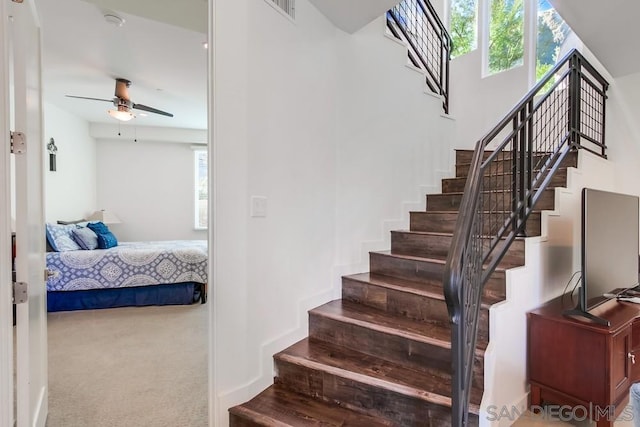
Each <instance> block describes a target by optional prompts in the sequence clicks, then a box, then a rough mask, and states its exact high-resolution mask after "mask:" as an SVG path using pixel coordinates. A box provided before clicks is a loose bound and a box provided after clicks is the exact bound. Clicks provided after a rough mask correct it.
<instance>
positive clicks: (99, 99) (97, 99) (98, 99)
mask: <svg viewBox="0 0 640 427" xmlns="http://www.w3.org/2000/svg"><path fill="white" fill-rule="evenodd" d="M65 96H66V97H67V98H78V99H91V100H93V101H106V102H113V99H103V98H89V97H87V96H74V95H65Z"/></svg>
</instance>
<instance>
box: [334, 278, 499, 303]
mask: <svg viewBox="0 0 640 427" xmlns="http://www.w3.org/2000/svg"><path fill="white" fill-rule="evenodd" d="M344 277H345V278H347V279H350V280H355V281H358V282H362V283H370V284H372V285H374V286H380V287H383V288H387V289H393V290H397V291H402V292H407V293H412V294H415V295H419V296H422V297H427V298H432V299H438V300H442V301H444V300H445V298H444V293H443V290H442V280H435V279H434V280H425V281H422V282H416V281H413V280H407V279H401V278H399V277H393V276H386V275H384V274H375V273H357V274H352V275H349V276H344ZM503 300H504V299H503V298H497V297H493V298H492V297H490V296H485V297H483V301H482V305H481V307H482V308H483V309H489V307H490V306H491V305H492V304H495V303H497V302H500V301H503Z"/></svg>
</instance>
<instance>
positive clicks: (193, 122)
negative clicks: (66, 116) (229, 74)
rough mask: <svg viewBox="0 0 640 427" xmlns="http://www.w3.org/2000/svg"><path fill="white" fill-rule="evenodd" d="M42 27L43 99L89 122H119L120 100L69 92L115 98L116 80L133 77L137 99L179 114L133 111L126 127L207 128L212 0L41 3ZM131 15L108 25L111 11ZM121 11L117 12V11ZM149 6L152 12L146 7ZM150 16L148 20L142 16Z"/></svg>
mask: <svg viewBox="0 0 640 427" xmlns="http://www.w3.org/2000/svg"><path fill="white" fill-rule="evenodd" d="M36 4H37V7H38V11H39V13H40V20H41V26H42V40H43V46H42V61H43V67H42V69H43V75H42V78H43V82H42V84H43V97H44V100H45V102H49V103H51V104H53V105H56V106H58V107H59V108H62V109H64V110H66V111H69V112H71V113H73V114H75V115H77V116H79V117H82V118H84V119H86V120H88V121H89V122H97V123H111V124H114V123H118V122H117V121H116V120H115V119H113V118H111V117H110V116H109V115H108V114H107V110H108V109H110V108H112V107H113V104H111V103H108V102H101V101H92V100H83V99H73V98H67V97H66V96H65V95H76V96H86V97H92V98H103V99H112V98H113V96H114V90H115V78H118V77H121V78H126V79H128V80H131V82H132V84H131V87H130V88H129V96H130V98H131V101H132V102H134V103H138V104H144V105H147V106H150V107H154V108H157V109H159V110H164V111H168V112H171V113H173V114H174V117H172V118H171V117H165V116H161V115H157V114H151V113H149V114H148V115H147V116H146V117H142V116H140V115H139V113H140V112H138V111H137V110H133V112H134V114H136V115H137V117H136V118H134V119H133V120H131V121H130V122H127V123H126V124H123V125H124V126H127V125H130V124H131V125H133V124H136V125H139V126H163V127H178V128H191V129H206V127H207V104H206V102H207V80H206V79H207V69H206V67H207V50H206V49H204V48H203V43H204V42H205V41H206V38H207V35H206V28H207V16H208V15H207V2H206V0H180V1H175V0H137V1H131V0H86V1H82V0H55V1H53V0H36ZM107 4H108V5H109V7H110V8H111V9H109V11H115V12H116V13H117V14H118V15H120V16H121V17H122V18H124V19H125V23H124V25H123V26H122V27H117V26H114V25H112V24H109V23H107V22H106V21H105V19H104V12H105V11H107V9H105V8H104V5H107ZM116 7H117V8H119V10H118V9H116ZM145 11H148V12H145ZM143 14H146V16H148V17H149V18H144V17H142V16H139V15H143Z"/></svg>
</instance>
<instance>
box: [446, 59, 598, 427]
mask: <svg viewBox="0 0 640 427" xmlns="http://www.w3.org/2000/svg"><path fill="white" fill-rule="evenodd" d="M607 88H608V83H607V82H606V81H605V79H604V78H603V77H602V76H601V75H600V74H599V73H598V72H597V71H596V70H595V69H594V68H593V67H592V66H591V65H590V64H589V63H588V62H587V61H586V60H585V58H584V57H583V56H582V55H581V54H580V53H579V52H578V51H576V50H573V51H571V52H570V53H569V54H568V55H567V56H565V57H564V58H563V59H562V61H560V63H559V64H558V65H557V66H556V67H555V68H554V69H553V70H551V71H550V72H549V73H548V74H547V75H546V76H545V77H544V78H543V80H542V81H540V83H538V84H537V85H536V86H535V87H534V88H533V89H532V90H531V91H530V92H529V93H528V94H527V95H526V96H525V97H524V98H523V99H522V101H520V102H519V103H518V104H517V106H516V107H515V108H514V109H513V110H512V111H511V112H510V113H509V114H508V115H507V116H506V117H505V118H504V119H502V120H501V121H500V123H499V124H498V125H497V126H496V127H495V128H494V129H493V130H492V131H491V132H489V133H488V134H487V135H486V136H485V137H484V138H482V139H481V140H480V141H478V143H477V145H476V149H475V153H474V156H473V160H472V164H471V169H470V171H469V175H468V178H467V182H466V185H465V190H464V195H463V197H462V201H461V204H460V210H459V214H458V219H457V223H456V228H455V233H454V236H453V242H452V246H451V249H450V251H449V255H448V258H447V264H446V267H445V273H444V291H445V297H446V301H447V308H448V310H449V316H450V321H451V328H452V330H451V346H452V357H453V360H452V369H453V378H452V425H453V426H455V427H459V426H466V425H467V419H468V407H469V396H470V394H469V393H470V391H471V375H472V371H473V362H474V360H473V358H474V349H475V347H476V336H477V328H478V313H479V308H480V303H481V299H482V293H483V288H484V285H485V283H486V282H487V280H488V279H489V277H490V276H491V274H492V273H493V272H494V270H495V269H496V267H497V266H498V263H499V262H500V261H501V260H502V258H503V256H504V255H505V253H506V252H507V250H508V249H509V246H510V244H511V242H513V240H514V239H515V238H516V236H522V235H524V229H525V223H526V220H527V217H528V216H529V214H530V213H531V212H532V211H533V208H534V207H535V205H536V202H537V201H538V200H539V199H540V197H541V196H542V194H543V191H544V190H545V189H546V188H547V187H548V185H549V182H550V180H551V178H552V176H553V174H554V173H555V171H556V170H557V169H558V168H559V167H560V165H561V163H562V161H563V159H564V158H565V157H566V156H567V154H568V153H569V152H570V151H571V150H575V149H578V148H581V149H586V150H588V151H590V152H592V153H595V154H597V155H599V156H602V157H605V158H606V148H607V147H606V145H605V140H604V131H605V129H604V123H605V99H606V91H607ZM496 184H498V185H496Z"/></svg>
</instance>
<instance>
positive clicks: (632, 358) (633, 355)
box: [627, 351, 636, 365]
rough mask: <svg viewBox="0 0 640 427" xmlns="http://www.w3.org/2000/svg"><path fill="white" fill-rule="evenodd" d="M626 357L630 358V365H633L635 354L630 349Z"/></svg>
mask: <svg viewBox="0 0 640 427" xmlns="http://www.w3.org/2000/svg"><path fill="white" fill-rule="evenodd" d="M627 357H628V358H629V359H631V364H632V365H635V364H636V355H635V354H633V352H632V351H630V352H629V353H628V354H627Z"/></svg>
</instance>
